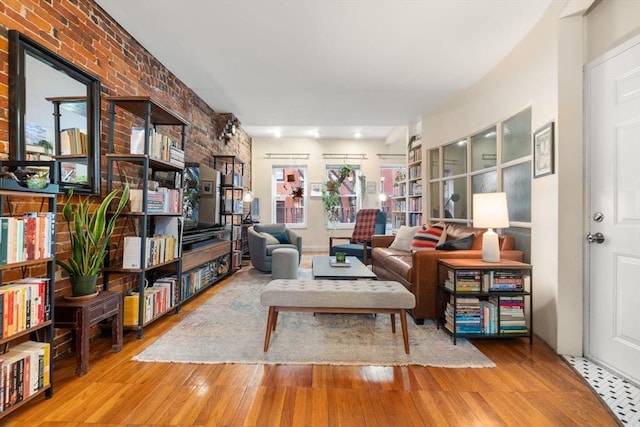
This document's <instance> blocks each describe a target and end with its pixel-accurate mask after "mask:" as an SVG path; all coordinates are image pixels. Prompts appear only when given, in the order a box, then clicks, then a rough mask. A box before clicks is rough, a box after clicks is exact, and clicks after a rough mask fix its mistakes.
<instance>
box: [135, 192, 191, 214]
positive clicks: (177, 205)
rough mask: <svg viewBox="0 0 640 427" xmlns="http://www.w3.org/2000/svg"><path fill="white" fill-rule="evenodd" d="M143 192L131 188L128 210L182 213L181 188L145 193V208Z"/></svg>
mask: <svg viewBox="0 0 640 427" xmlns="http://www.w3.org/2000/svg"><path fill="white" fill-rule="evenodd" d="M143 195H144V191H143V190H142V189H139V188H132V189H131V190H130V194H129V209H130V210H131V212H146V213H149V214H154V213H172V214H179V213H181V212H182V188H166V187H159V188H158V189H157V191H150V190H149V191H147V207H146V210H145V209H144V208H143V204H142V196H143Z"/></svg>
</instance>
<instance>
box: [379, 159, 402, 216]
mask: <svg viewBox="0 0 640 427" xmlns="http://www.w3.org/2000/svg"><path fill="white" fill-rule="evenodd" d="M405 169H406V168H405V166H404V165H396V166H391V165H383V166H380V193H379V197H380V210H382V211H383V212H384V213H385V214H386V215H387V224H394V225H395V224H400V225H403V224H405V222H406V221H405V216H406V213H405V206H404V205H401V206H400V207H399V206H398V199H396V200H394V197H396V193H397V192H398V184H397V183H396V176H398V177H401V176H404V174H405ZM402 200H404V196H402Z"/></svg>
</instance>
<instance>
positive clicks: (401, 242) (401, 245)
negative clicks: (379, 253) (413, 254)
mask: <svg viewBox="0 0 640 427" xmlns="http://www.w3.org/2000/svg"><path fill="white" fill-rule="evenodd" d="M418 228H420V226H416V227H409V226H406V225H401V226H400V229H399V230H398V232H397V233H396V238H395V239H393V242H392V243H391V244H390V245H389V248H391V249H399V250H401V251H407V252H409V251H410V250H411V241H412V240H413V235H414V234H416V231H418Z"/></svg>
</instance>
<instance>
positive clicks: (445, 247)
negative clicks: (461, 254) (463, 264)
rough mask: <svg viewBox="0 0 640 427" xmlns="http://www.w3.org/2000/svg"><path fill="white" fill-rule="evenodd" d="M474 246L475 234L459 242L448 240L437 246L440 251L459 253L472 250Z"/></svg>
mask: <svg viewBox="0 0 640 427" xmlns="http://www.w3.org/2000/svg"><path fill="white" fill-rule="evenodd" d="M472 244H473V234H469V235H468V236H467V237H463V238H462V239H457V240H447V241H446V242H444V243H441V244H439V245H438V246H436V249H437V250H439V251H458V250H463V249H471V245H472Z"/></svg>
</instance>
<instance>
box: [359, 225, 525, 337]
mask: <svg viewBox="0 0 640 427" xmlns="http://www.w3.org/2000/svg"><path fill="white" fill-rule="evenodd" d="M446 230H447V240H448V241H449V240H457V239H461V238H463V237H467V236H469V235H470V234H473V243H472V245H471V249H463V250H452V251H442V250H414V251H403V250H398V249H390V248H389V245H391V243H392V242H393V240H394V238H395V236H392V235H374V236H373V239H372V250H371V260H372V269H373V272H374V273H375V274H376V275H377V276H378V278H379V279H380V280H395V281H396V282H400V283H402V284H403V285H404V286H406V288H407V289H408V290H409V291H411V292H412V293H413V294H414V295H415V297H416V306H415V308H414V309H413V310H410V314H411V315H412V316H413V318H414V320H415V322H416V323H417V324H419V325H421V324H423V323H424V319H429V318H435V317H436V296H437V288H438V283H437V282H438V260H439V259H445V258H449V259H451V258H476V259H477V258H482V233H484V232H485V231H486V230H485V229H478V228H472V227H466V226H462V225H459V224H447V228H446ZM499 245H500V258H503V259H511V260H514V261H522V259H523V255H524V254H523V253H522V251H518V250H515V241H514V239H513V237H512V236H500V237H499Z"/></svg>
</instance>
